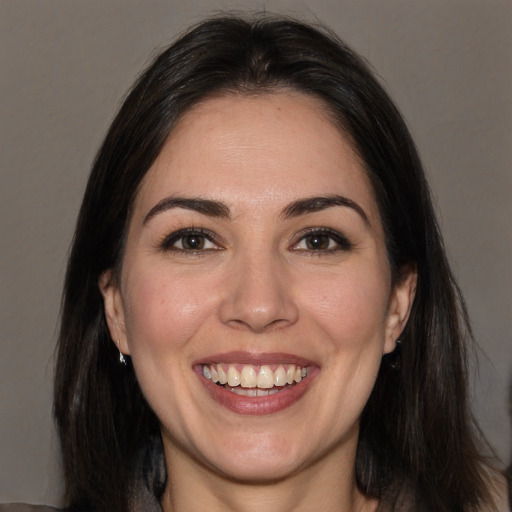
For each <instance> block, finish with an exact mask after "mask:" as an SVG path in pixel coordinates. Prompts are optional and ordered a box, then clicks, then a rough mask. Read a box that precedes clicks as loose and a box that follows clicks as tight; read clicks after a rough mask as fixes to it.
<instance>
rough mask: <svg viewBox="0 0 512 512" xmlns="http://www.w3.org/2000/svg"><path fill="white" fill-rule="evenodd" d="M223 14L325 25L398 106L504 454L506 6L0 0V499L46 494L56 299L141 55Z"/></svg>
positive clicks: (510, 276)
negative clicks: (98, 156) (426, 183)
mask: <svg viewBox="0 0 512 512" xmlns="http://www.w3.org/2000/svg"><path fill="white" fill-rule="evenodd" d="M232 9H239V10H242V11H245V10H248V9H251V10H267V11H272V12H281V13H287V14H290V15H292V16H296V17H299V18H302V19H306V20H315V19H317V18H318V19H319V20H322V21H324V22H326V23H328V24H329V25H330V26H331V27H332V28H333V29H334V30H335V31H336V32H337V33H338V34H339V35H341V37H343V38H344V39H345V40H346V41H347V42H348V43H349V44H351V45H352V46H353V47H354V48H355V49H356V50H357V51H358V52H359V53H360V54H362V55H363V56H364V57H365V58H367V59H368V60H369V61H370V62H371V63H372V64H373V66H374V68H375V70H376V72H377V73H378V74H379V76H380V77H381V79H382V81H383V82H384V84H385V86H386V87H387V89H388V90H389V91H390V93H391V95H392V96H393V97H394V98H395V100H396V101H397V103H398V105H399V106H400V107H401V110H402V112H403V113H404V115H405V117H406V119H407V121H408V123H409V126H410V127H411V130H412V132H413V135H414V137H415V139H416V142H417V144H418V146H419V149H420V152H421V154H422V157H423V160H424V163H425V167H426V169H427V173H428V177H429V180H430V183H431V186H432V189H433V193H434V197H435V200H436V205H437V209H438V212H439V216H440V222H441V226H442V229H443V232H444V235H445V241H446V246H447V250H448V253H449V256H450V258H451V261H452V263H453V266H454V270H455V273H456V275H457V276H458V278H459V280H460V284H461V286H462V289H463V292H464V293H465V296H466V299H467V303H468V307H469V311H470V314H471V317H472V320H473V325H474V330H475V335H476V338H477V340H478V343H479V344H480V346H481V349H482V350H481V352H480V357H479V359H480V366H479V374H478V375H476V374H475V376H474V380H473V386H472V392H473V394H474V403H475V411H476V415H477V417H478V419H479V420H480V422H481V424H482V427H483V429H484V431H485V433H486V434H487V436H488V437H489V440H490V441H491V443H492V445H493V446H494V447H495V449H496V451H497V452H498V454H499V455H500V456H501V457H502V458H503V459H504V460H505V461H508V460H509V458H510V454H511V453H510V449H511V444H510V432H511V429H510V416H509V407H510V404H509V386H510V381H511V378H512V342H511V332H512V329H511V327H512V325H511V323H512V322H511V317H512V315H511V313H512V308H511V305H512V297H511V294H512V292H511V289H512V263H511V262H512V258H511V256H512V228H511V224H512V200H511V192H512V183H511V181H512V170H511V167H512V137H511V134H512V130H511V128H512V126H511V125H512V73H511V69H512V30H511V24H512V23H511V22H512V2H511V1H510V0H505V1H498V0H478V1H474V0H402V1H400V0H353V1H350V0H316V1H310V2H307V1H266V2H264V1H252V2H247V1H239V2H233V1H221V0H214V1H209V0H188V1H181V0H167V1H165V0H144V1H138V0H87V1H86V0H0V59H1V61H0V92H1V94H0V112H1V123H0V129H1V135H0V172H1V180H0V183H1V185H0V194H1V195H0V237H1V238H0V240H1V244H2V245H1V252H0V254H1V273H0V290H1V292H0V293H1V299H0V300H1V303H0V347H1V357H0V502H2V501H17V500H22V501H28V502H32V503H43V502H46V503H50V504H52V503H53V504H56V503H58V499H59V482H60V475H59V464H58V442H57V440H56V437H55V434H54V430H53V425H52V417H51V408H52V406H51V386H52V375H53V350H54V344H55V339H56V331H57V325H58V312H59V300H60V293H61V286H62V280H63V275H64V271H65V265H66V255H67V251H68V247H69V244H70V241H71V237H72V233H73V229H74V221H75V218H76V214H77V211H78V208H79V204H80V201H81V196H82V193H83V190H84V186H85V182H86V179H87V175H88V172H89V169H90V165H91V162H92V159H93V157H94V155H95V152H96V150H97V148H98V146H99V144H100V142H101V140H102V137H103V135H104V133H105V131H106V129H107V126H108V124H109V122H110V121H111V119H112V117H113V115H114V113H115V111H116V109H117V108H118V106H119V103H120V100H121V99H122V97H123V95H124V94H125V91H126V89H127V88H128V87H129V86H130V85H131V83H132V82H133V80H134V78H135V77H136V76H137V74H138V73H139V72H140V70H141V69H142V68H143V67H144V66H145V65H147V64H148V63H149V61H150V57H151V56H154V55H155V53H156V52H157V51H158V50H159V49H160V48H162V47H163V46H165V45H166V44H168V43H169V42H170V41H171V40H172V39H173V37H175V35H176V34H178V33H180V32H182V31H183V30H184V28H185V27H187V26H188V25H190V24H191V23H196V22H198V21H199V20H200V19H201V18H202V17H203V16H205V15H208V14H212V13H215V12H217V11H219V10H232Z"/></svg>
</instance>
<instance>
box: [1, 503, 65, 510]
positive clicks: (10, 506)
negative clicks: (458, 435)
mask: <svg viewBox="0 0 512 512" xmlns="http://www.w3.org/2000/svg"><path fill="white" fill-rule="evenodd" d="M59 510H60V511H63V509H60V508H54V507H48V506H46V505H28V504H26V503H4V504H2V503H0V512H58V511H59Z"/></svg>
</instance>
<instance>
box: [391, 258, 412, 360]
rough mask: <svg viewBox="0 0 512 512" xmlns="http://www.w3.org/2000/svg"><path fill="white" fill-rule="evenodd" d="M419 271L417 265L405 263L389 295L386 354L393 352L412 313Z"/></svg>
mask: <svg viewBox="0 0 512 512" xmlns="http://www.w3.org/2000/svg"><path fill="white" fill-rule="evenodd" d="M417 282H418V272H417V270H416V265H414V264H412V263H410V264H409V263H408V264H405V265H403V266H402V267H401V268H400V270H399V273H398V276H397V278H396V282H395V285H394V287H393V290H391V295H390V297H389V305H388V313H387V316H386V332H385V336H386V339H385V340H384V354H389V353H390V352H393V350H395V347H396V341H397V339H398V337H399V336H400V334H402V331H403V330H404V328H405V324H406V323H407V320H408V319H409V314H410V313H411V308H412V303H413V302H414V296H415V295H416V283H417Z"/></svg>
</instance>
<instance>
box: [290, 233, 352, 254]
mask: <svg viewBox="0 0 512 512" xmlns="http://www.w3.org/2000/svg"><path fill="white" fill-rule="evenodd" d="M308 238H309V239H313V238H317V240H318V239H323V241H324V242H325V241H327V243H328V244H330V243H331V242H334V243H335V244H336V245H335V247H327V248H325V249H311V248H307V247H306V248H298V245H299V244H300V243H301V242H306V244H307V239H308ZM292 247H293V248H294V249H295V250H297V251H303V252H307V253H310V254H317V255H321V254H332V253H334V252H337V251H348V250H350V249H351V248H352V244H351V242H350V241H349V240H348V238H346V237H345V236H343V235H342V234H341V233H339V232H338V231H334V230H333V229H329V228H309V229H307V230H305V231H302V232H301V233H300V234H299V239H298V241H297V242H295V243H294V244H293V246H292Z"/></svg>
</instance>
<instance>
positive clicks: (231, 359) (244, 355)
mask: <svg viewBox="0 0 512 512" xmlns="http://www.w3.org/2000/svg"><path fill="white" fill-rule="evenodd" d="M218 363H226V364H236V363H239V364H252V365H255V366H261V365H264V364H279V363H281V364H295V365H297V366H313V365H315V366H317V365H316V364H315V363H314V362H313V361H311V360H310V359H306V358H304V357H300V356H298V355H295V354H288V353H285V352H268V353H267V352H245V351H231V352H223V353H220V354H213V355H210V356H206V357H203V358H201V359H198V360H197V361H194V363H193V365H199V364H218Z"/></svg>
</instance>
